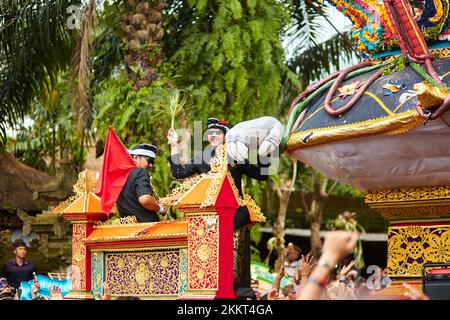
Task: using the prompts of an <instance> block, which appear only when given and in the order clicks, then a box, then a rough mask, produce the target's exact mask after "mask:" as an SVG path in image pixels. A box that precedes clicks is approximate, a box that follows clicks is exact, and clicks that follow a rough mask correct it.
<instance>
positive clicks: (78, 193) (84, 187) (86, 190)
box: [53, 169, 98, 213]
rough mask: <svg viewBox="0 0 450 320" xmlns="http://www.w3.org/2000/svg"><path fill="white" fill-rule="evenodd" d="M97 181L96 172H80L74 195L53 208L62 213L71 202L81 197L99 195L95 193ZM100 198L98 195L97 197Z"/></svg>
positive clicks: (74, 187)
mask: <svg viewBox="0 0 450 320" xmlns="http://www.w3.org/2000/svg"><path fill="white" fill-rule="evenodd" d="M96 183H97V177H96V174H95V172H93V171H90V170H87V169H86V170H84V171H82V172H80V173H79V174H78V181H77V182H76V183H75V184H74V186H73V191H74V192H75V195H74V196H71V197H70V198H69V199H67V200H65V201H63V202H61V203H60V204H59V205H58V206H57V207H55V208H54V209H53V212H54V213H62V212H63V211H64V210H65V209H66V208H68V207H69V206H70V205H71V204H73V203H74V202H75V201H76V200H78V199H79V198H80V197H83V196H86V197H87V196H88V195H92V196H94V197H97V196H96V195H95V194H94V191H95V185H96ZM97 198H98V197H97Z"/></svg>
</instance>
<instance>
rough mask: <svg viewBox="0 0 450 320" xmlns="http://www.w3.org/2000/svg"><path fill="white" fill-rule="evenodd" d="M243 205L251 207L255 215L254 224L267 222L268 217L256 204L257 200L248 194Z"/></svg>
mask: <svg viewBox="0 0 450 320" xmlns="http://www.w3.org/2000/svg"><path fill="white" fill-rule="evenodd" d="M243 205H245V206H249V207H250V209H251V211H252V212H253V214H254V216H255V217H254V219H255V220H254V221H253V220H252V221H253V222H265V221H266V217H265V216H264V214H263V213H262V212H261V208H260V207H259V206H258V205H257V204H256V202H255V200H253V199H252V197H250V196H249V195H248V194H246V195H244V200H243Z"/></svg>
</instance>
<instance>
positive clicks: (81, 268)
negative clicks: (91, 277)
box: [72, 223, 86, 290]
mask: <svg viewBox="0 0 450 320" xmlns="http://www.w3.org/2000/svg"><path fill="white" fill-rule="evenodd" d="M85 237H86V225H85V224H79V223H75V224H74V225H73V241H72V290H85V289H86V247H85V246H84V243H83V240H84V238H85Z"/></svg>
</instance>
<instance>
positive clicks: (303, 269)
mask: <svg viewBox="0 0 450 320" xmlns="http://www.w3.org/2000/svg"><path fill="white" fill-rule="evenodd" d="M313 261H314V256H312V255H311V253H308V254H307V255H306V256H304V255H302V265H301V266H300V275H301V276H302V277H309V275H310V274H311V272H312V270H313V269H314V267H315V266H316V264H317V262H313Z"/></svg>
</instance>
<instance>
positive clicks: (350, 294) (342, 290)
mask: <svg viewBox="0 0 450 320" xmlns="http://www.w3.org/2000/svg"><path fill="white" fill-rule="evenodd" d="M327 297H328V299H330V300H357V298H356V294H355V290H353V289H352V288H350V287H349V286H347V285H342V284H340V283H339V282H335V283H334V284H333V285H332V286H330V287H329V288H328V289H327Z"/></svg>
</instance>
